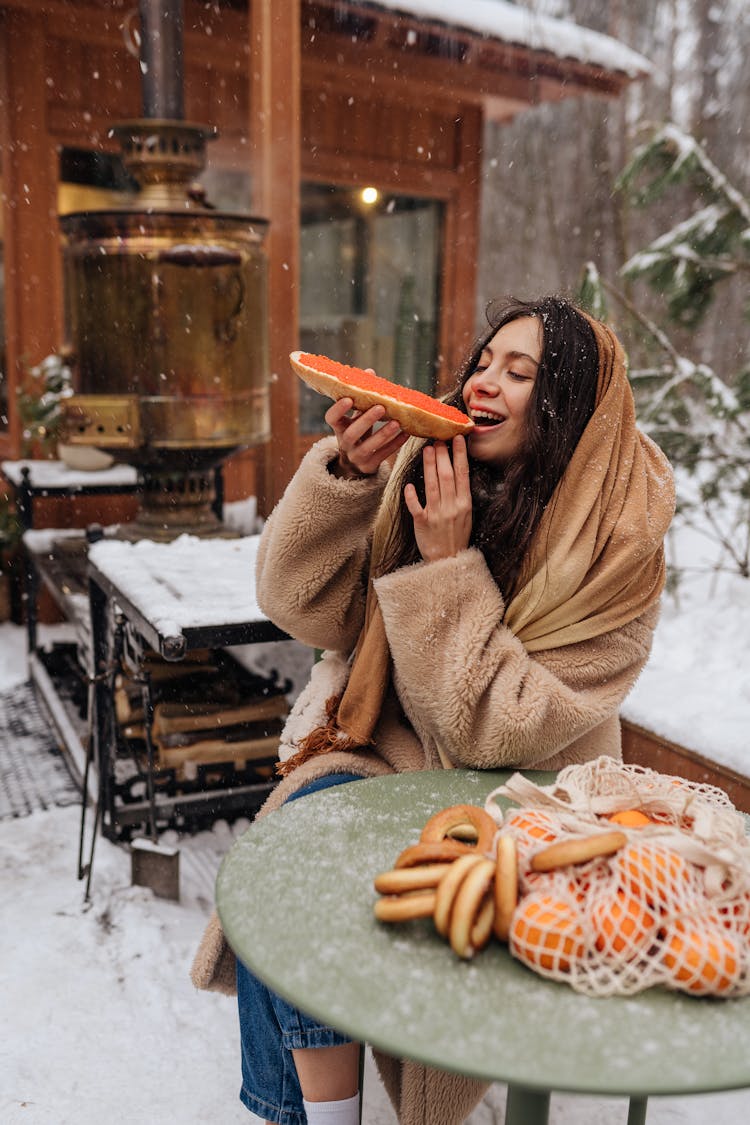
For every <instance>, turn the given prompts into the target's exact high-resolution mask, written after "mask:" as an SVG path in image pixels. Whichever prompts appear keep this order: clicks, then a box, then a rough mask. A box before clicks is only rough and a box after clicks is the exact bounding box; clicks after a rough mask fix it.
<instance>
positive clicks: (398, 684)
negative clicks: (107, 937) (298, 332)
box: [192, 438, 657, 1125]
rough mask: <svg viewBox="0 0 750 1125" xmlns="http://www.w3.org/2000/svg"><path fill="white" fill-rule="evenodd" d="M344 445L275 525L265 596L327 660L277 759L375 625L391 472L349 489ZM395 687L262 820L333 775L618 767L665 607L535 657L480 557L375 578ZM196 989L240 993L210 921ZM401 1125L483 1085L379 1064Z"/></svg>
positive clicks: (263, 580) (336, 688) (323, 456)
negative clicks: (360, 737)
mask: <svg viewBox="0 0 750 1125" xmlns="http://www.w3.org/2000/svg"><path fill="white" fill-rule="evenodd" d="M336 456H337V446H336V442H335V439H333V438H325V439H323V440H322V441H320V442H318V443H317V444H316V445H315V446H314V447H313V448H312V449H311V450H310V452H309V453H308V454H307V455H306V457H305V458H304V460H303V462H302V464H301V466H300V468H299V470H298V472H297V473H296V475H295V476H294V478H293V479H292V481H291V482H290V484H289V486H288V488H287V490H286V492H285V494H284V497H283V498H282V500H281V502H280V503H279V504H278V506H277V507H276V509H275V510H274V512H273V513H272V515H271V516H270V518H269V519H268V521H267V523H266V526H265V528H264V531H263V534H262V537H261V542H260V548H259V553H258V564H257V600H258V604H259V605H260V606H261V608H262V609H263V611H264V612H265V613H266V614H267V615H268V617H269V618H270V619H271V620H272V621H274V622H275V623H276V624H277V625H278V626H280V627H281V628H282V629H284V630H286V631H287V632H288V633H289V634H290V635H291V636H293V637H295V638H296V639H297V640H299V641H301V642H303V643H304V644H307V645H310V646H312V647H314V648H317V649H322V650H324V653H323V657H322V659H321V660H320V661H319V662H318V663H317V664H316V665H315V666H314V668H313V672H312V676H311V679H310V681H309V683H308V685H307V687H306V688H305V689H304V690H303V692H302V693H301V695H300V696H299V698H298V699H297V701H296V703H295V705H294V707H293V709H292V712H291V714H290V716H289V719H288V721H287V724H286V727H285V729H284V732H283V735H282V739H281V746H280V757H281V759H282V760H284V759H286V758H288V757H290V756H291V755H293V754H294V753H295V752H296V749H297V745H296V744H297V742H298V740H300V739H302V738H303V737H304V736H305V735H306V734H308V733H309V732H310V731H311V730H312V729H314V728H315V727H317V726H320V725H323V724H324V723H325V721H326V712H325V704H326V701H327V700H328V699H329V697H331V696H336V695H339V694H340V693H341V691H342V690H343V688H344V686H345V683H346V678H347V674H348V668H349V659H350V657H351V654H352V651H353V649H354V646H355V644H356V641H357V638H358V636H359V633H360V630H361V629H362V625H363V622H364V612H365V599H366V591H367V574H368V563H369V553H370V545H371V538H372V526H373V522H374V519H375V515H376V512H377V509H378V506H379V503H380V500H381V497H382V494H383V489H384V487H385V482H386V479H387V470H386V469H385V468H383V467H381V470H380V471H379V473H378V474H377V475H375V476H373V477H368V478H364V479H357V480H342V479H339V478H337V477H335V476H334V475H333V474H332V473H330V472H329V470H328V466H329V464H330V462H332V461H333V460H334V459H335V458H336ZM374 585H375V591H376V593H377V597H378V601H379V604H380V608H381V612H382V614H383V620H384V624H385V630H386V634H387V638H388V645H389V648H390V652H391V658H392V683H391V688H390V690H389V692H388V694H387V696H386V700H385V705H384V707H383V710H382V714H381V717H380V719H379V721H378V723H377V726H376V728H375V737H374V746H373V747H372V748H370V749H367V750H362V751H356V752H342V751H334V752H332V753H329V754H325V755H323V756H320V757H315V758H312V759H310V760H308V761H307V762H305V763H304V764H303V765H301V766H300V767H299V768H298V769H296V770H294V771H293V772H292V773H291V774H289V776H287V777H285V778H284V779H283V780H282V781H281V782H280V784H279V785H278V786H277V787H276V789H275V790H274V792H273V793H272V794H271V796H270V797H269V799H268V801H267V802H266V805H265V806H264V808H263V809H262V810H261V813H260V814H259V815H264V814H266V813H268V812H271V811H273V810H274V809H276V808H278V807H279V806H280V805H281V804H282V803H283V801H284V800H285V799H286V798H287V797H288V796H289V795H290V794H291V793H293V792H294V791H296V790H297V789H299V788H300V787H301V786H302V785H304V784H306V783H307V782H309V781H311V780H313V779H314V778H316V777H320V776H322V775H325V774H330V773H344V772H345V773H357V774H360V775H361V776H363V777H374V776H377V775H381V774H386V773H391V772H397V773H398V772H404V771H407V770H423V769H439V768H441V756H440V753H439V752H438V747H440V751H441V752H442V754H443V755H444V756H447V758H448V759H449V760H450V762H452V763H453V765H454V766H457V767H464V768H470V769H502V768H529V769H550V770H554V769H560V768H562V767H563V766H566V765H570V764H572V763H577V762H583V761H587V760H589V759H592V758H596V757H598V756H599V755H601V754H608V755H611V756H612V757H615V758H620V757H621V742H620V725H619V718H618V709H619V706H620V704H621V703H622V700H623V699H624V698H625V696H626V695H627V693H628V691H629V690H630V688H631V687H632V686H633V683H634V682H635V680H636V677H637V676H638V674H639V672H640V671H641V669H642V668H643V666H644V664H645V662H646V660H647V657H648V654H649V651H650V647H651V642H652V638H653V630H654V627H655V625H656V620H657V612H656V610H655V609H651V610H649V611H647V612H646V613H645V614H643V615H642V616H641V617H640V618H637V619H636V620H634V621H632V622H630V623H629V624H628V625H625V626H623V627H621V628H619V629H617V630H615V631H613V632H610V633H607V634H604V635H602V636H599V637H597V638H595V639H593V640H587V641H583V642H579V643H576V644H572V645H567V646H565V647H562V648H556V649H552V650H548V651H541V652H535V653H534V654H533V656H531V655H530V654H529V653H528V652H527V651H526V649H525V648H524V646H523V644H522V643H521V642H520V641H519V640H518V638H517V637H516V636H515V635H514V634H513V633H512V632H511V631H510V629H508V628H507V627H506V626H505V625H504V623H503V617H504V612H505V603H504V600H503V595H502V592H501V591H500V589H499V588H498V586H497V584H496V582H495V580H494V579H493V577H492V575H491V573H490V571H489V569H488V567H487V564H486V562H485V560H484V556H483V555H482V554H481V552H480V551H478V550H477V549H474V548H469V549H467V550H465V551H461V552H460V553H459V554H458V555H457V556H455V557H454V558H449V559H442V560H440V561H437V562H429V563H427V562H421V563H417V564H415V565H411V566H406V567H402V568H400V569H398V570H396V571H393V572H391V573H390V574H387V575H384V576H382V577H380V578H378V579H376V580H375V584H374ZM192 976H193V980H194V983H196V985H197V986H198V987H204V988H214V989H218V990H221V991H228V992H229V991H232V990H233V988H234V972H233V958H232V955H231V951H229V950H228V947H227V946H226V943H225V942H224V941H223V935H222V934H221V929H220V926H219V924H218V920H217V919H216V917H214V918H213V919H212V921H211V923H210V925H209V927H208V930H207V931H206V935H205V937H204V940H203V942H202V943H201V947H200V949H199V950H198V954H197V956H196V960H195V963H194V966H193V973H192ZM377 1057H378V1065H379V1068H380V1071H381V1074H382V1076H383V1079H384V1082H385V1084H386V1088H387V1089H388V1092H389V1095H390V1097H391V1100H392V1101H393V1103H394V1107H395V1109H396V1112H397V1114H398V1116H399V1121H400V1122H401V1123H402V1125H422V1123H424V1125H427V1123H429V1125H458V1123H459V1122H461V1121H463V1120H464V1118H465V1117H466V1115H467V1114H468V1113H469V1112H470V1111H471V1109H472V1107H473V1105H475V1104H476V1102H477V1101H478V1100H479V1099H480V1098H481V1096H482V1093H483V1091H484V1089H486V1084H482V1083H479V1082H476V1081H474V1080H470V1079H464V1078H459V1077H458V1076H455V1075H444V1074H440V1073H439V1072H437V1071H434V1070H431V1069H429V1068H425V1067H422V1066H421V1065H419V1064H415V1063H411V1062H404V1063H401V1062H399V1061H398V1060H393V1059H388V1058H386V1057H384V1056H380V1055H378V1056H377Z"/></svg>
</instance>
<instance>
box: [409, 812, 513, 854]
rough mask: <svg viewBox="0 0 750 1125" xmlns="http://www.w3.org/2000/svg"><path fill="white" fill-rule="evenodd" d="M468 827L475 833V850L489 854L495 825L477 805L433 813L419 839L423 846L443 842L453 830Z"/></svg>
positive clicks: (487, 814)
mask: <svg viewBox="0 0 750 1125" xmlns="http://www.w3.org/2000/svg"><path fill="white" fill-rule="evenodd" d="M466 825H470V826H471V828H473V829H474V830H475V831H476V834H477V842H476V850H477V851H480V852H489V851H490V849H491V848H492V841H493V840H494V838H495V832H496V831H497V825H496V824H495V822H494V820H493V819H492V817H491V816H490V814H489V813H488V812H485V810H484V809H480V808H479V806H478V805H451V806H450V807H449V808H447V809H441V811H440V812H437V813H435V815H434V816H431V817H430V819H429V820H428V821H427V823H426V824H425V826H424V828H423V829H422V833H421V835H420V837H419V839H420V841H421V842H422V843H423V844H429V843H433V842H437V841H439V840H444V839H445V837H446V836H448V835H450V833H451V832H452V831H453V829H454V828H463V827H465V826H466Z"/></svg>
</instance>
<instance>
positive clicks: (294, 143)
mask: <svg viewBox="0 0 750 1125" xmlns="http://www.w3.org/2000/svg"><path fill="white" fill-rule="evenodd" d="M300 18H301V17H300V0H285V3H283V4H279V3H275V2H274V0H253V2H252V4H251V6H250V55H251V64H250V65H251V89H250V95H251V96H250V114H251V121H250V136H251V155H252V161H253V165H252V183H253V210H254V211H255V212H256V213H257V214H259V215H261V216H263V217H264V218H267V219H268V220H269V222H270V227H269V233H268V242H267V246H268V335H269V359H270V371H271V439H270V441H269V442H268V444H267V445H266V447H265V450H264V454H265V456H263V457H259V465H258V469H259V471H258V511H259V513H260V514H261V515H266V514H268V512H270V511H271V510H272V508H273V507H274V505H275V504H276V502H277V500H279V499H280V497H281V495H282V493H283V491H284V488H285V487H286V485H287V483H288V481H289V480H290V478H291V477H292V475H293V473H294V471H295V469H296V468H297V462H298V449H297V432H298V429H299V390H298V383H297V378H296V376H295V375H294V374H293V373H292V371H291V368H290V366H289V352H290V351H293V350H294V349H295V348H296V347H297V339H298V334H299V274H300V269H299V225H300V170H301V137H300Z"/></svg>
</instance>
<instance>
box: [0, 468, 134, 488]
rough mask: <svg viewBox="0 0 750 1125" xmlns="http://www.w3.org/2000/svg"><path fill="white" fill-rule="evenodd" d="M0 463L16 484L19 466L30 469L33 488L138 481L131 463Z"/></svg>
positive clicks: (102, 486) (87, 486)
mask: <svg viewBox="0 0 750 1125" xmlns="http://www.w3.org/2000/svg"><path fill="white" fill-rule="evenodd" d="M0 467H2V470H3V473H4V474H5V476H6V477H7V478H8V480H9V481H10V482H11V484H12V485H14V486H15V487H16V488H18V487H19V486H20V484H21V479H22V478H21V470H22V469H25V468H28V469H30V470H31V477H30V479H31V484H32V486H33V487H34V488H68V489H70V490H71V491H72V492H74V491H75V490H76V489H77V488H92V487H96V488H112V487H119V486H120V485H135V484H137V483H138V473H137V472H136V470H135V469H134V468H133V466H132V465H112V467H111V468H109V469H99V470H97V471H96V472H82V471H81V470H80V469H69V468H68V467H67V465H65V463H64V462H63V461H3V462H2V466H0Z"/></svg>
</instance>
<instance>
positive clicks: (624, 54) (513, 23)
mask: <svg viewBox="0 0 750 1125" xmlns="http://www.w3.org/2000/svg"><path fill="white" fill-rule="evenodd" d="M372 6H373V7H377V8H390V9H391V10H393V11H396V12H401V13H403V14H404V15H411V16H416V17H417V18H419V19H426V20H429V19H432V20H438V21H440V22H441V23H444V24H447V25H449V26H450V27H454V28H463V29H465V30H466V31H470V32H474V33H479V34H480V35H484V36H487V37H488V38H490V39H499V40H500V41H501V42H503V43H513V44H518V45H520V46H523V47H528V48H530V49H532V50H535V51H549V52H550V53H551V54H553V55H557V56H558V57H559V58H563V59H564V58H571V59H576V60H577V61H579V62H583V63H587V64H589V65H593V66H601V67H604V68H605V69H606V70H612V71H622V72H623V73H625V74H627V75H629V76H630V77H633V78H634V77H637V76H639V75H644V74H650V73H651V71H652V69H653V67H652V66H651V63H650V62H649V61H648V60H647V59H646V58H644V57H643V55H639V54H638V53H637V52H636V51H633V50H631V49H630V47H626V46H625V44H624V43H620V42H618V40H617V39H613V38H612V37H611V36H609V35H602V34H601V33H600V32H598V31H591V30H590V29H588V28H584V27H579V26H578V25H577V24H574V23H570V22H569V21H568V20H561V19H555V18H553V17H552V16H542V15H538V14H537V13H536V12H532V11H529V10H528V9H526V8H520V7H518V6H517V5H516V4H511V3H507V2H506V0H374V2H373V5H372Z"/></svg>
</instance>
